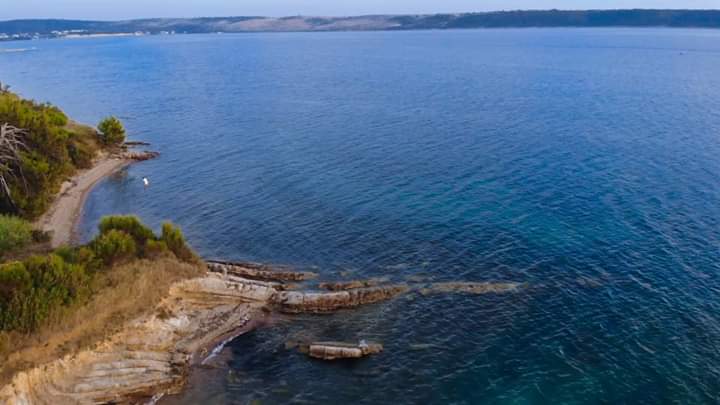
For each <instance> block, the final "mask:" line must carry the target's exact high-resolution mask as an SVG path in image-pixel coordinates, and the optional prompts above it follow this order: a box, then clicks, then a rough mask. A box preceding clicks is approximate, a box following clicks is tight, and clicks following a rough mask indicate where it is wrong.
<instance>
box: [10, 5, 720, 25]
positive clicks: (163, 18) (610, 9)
mask: <svg viewBox="0 0 720 405" xmlns="http://www.w3.org/2000/svg"><path fill="white" fill-rule="evenodd" d="M548 11H557V12H591V11H592V12H595V11H599V12H605V11H690V12H703V11H705V12H707V11H720V8H638V7H635V8H578V9H557V8H537V9H533V8H530V9H501V10H489V11H455V12H436V13H378V14H353V15H320V14H315V15H314V14H292V15H283V16H276V17H273V16H269V15H224V16H221V15H216V16H210V15H206V16H192V17H137V18H121V19H117V20H109V19H92V18H87V19H86V18H54V17H29V18H11V19H7V20H0V22H3V23H6V22H13V21H84V22H125V21H143V20H182V19H198V18H207V19H221V18H253V19H287V18H362V17H384V16H390V17H402V16H432V15H462V14H495V13H514V12H548Z"/></svg>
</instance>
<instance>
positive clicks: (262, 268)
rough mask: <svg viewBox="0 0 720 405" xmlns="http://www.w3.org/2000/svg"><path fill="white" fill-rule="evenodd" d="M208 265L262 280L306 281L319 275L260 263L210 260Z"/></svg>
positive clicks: (214, 268)
mask: <svg viewBox="0 0 720 405" xmlns="http://www.w3.org/2000/svg"><path fill="white" fill-rule="evenodd" d="M207 266H208V270H210V271H213V272H216V273H223V274H232V275H235V276H238V277H244V278H249V279H252V280H261V281H276V282H289V281H306V280H312V279H314V278H316V277H317V276H318V275H317V273H312V272H306V271H291V270H290V269H287V268H283V267H272V266H268V265H265V264H258V263H238V262H223V261H217V260H208V261H207Z"/></svg>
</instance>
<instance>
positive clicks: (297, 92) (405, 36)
mask: <svg viewBox="0 0 720 405" xmlns="http://www.w3.org/2000/svg"><path fill="white" fill-rule="evenodd" d="M18 47H34V48H35V49H34V50H31V51H27V52H16V53H0V80H1V81H3V82H7V83H10V84H11V85H13V88H14V89H15V90H16V91H19V92H20V93H22V94H23V95H25V96H29V97H34V98H37V99H42V100H48V101H51V102H53V103H55V104H57V105H59V106H61V107H62V108H63V109H64V110H66V111H67V112H68V113H69V115H71V116H72V117H74V118H76V119H77V120H80V121H84V122H90V123H95V122H97V121H98V120H99V119H100V118H101V117H103V116H105V115H108V114H117V115H118V116H120V117H121V118H122V119H123V120H124V121H125V123H126V125H127V127H128V128H129V132H130V134H131V137H132V138H133V139H139V140H146V141H150V142H152V143H153V147H154V148H155V149H157V150H159V151H160V152H161V153H162V157H161V158H160V159H158V160H155V161H150V162H146V163H142V164H138V165H135V166H132V167H131V168H130V169H128V170H126V171H125V172H123V173H122V174H119V175H116V176H114V177H112V178H110V179H108V180H106V181H104V182H103V183H102V184H101V185H100V186H99V187H97V189H96V190H95V191H94V192H93V193H92V195H91V196H90V198H89V201H88V204H87V207H86V211H85V214H84V218H83V223H82V225H81V229H80V231H81V233H82V235H83V236H84V238H88V237H90V236H91V235H92V233H93V232H94V228H95V226H96V224H97V222H98V220H99V218H100V217H101V216H102V215H106V214H111V213H138V214H139V215H140V216H142V218H143V219H144V220H145V221H147V222H149V223H151V224H152V225H153V226H155V227H157V226H159V224H160V223H161V221H162V220H165V219H171V220H173V221H175V222H177V223H178V224H180V225H181V226H182V227H183V229H184V231H185V233H186V234H187V236H188V238H189V240H190V241H191V243H192V245H193V246H194V247H195V248H196V249H197V250H198V251H199V252H200V253H201V254H202V255H203V256H205V257H220V258H225V259H242V260H254V261H261V262H271V263H283V264H290V265H294V266H298V267H313V266H314V267H316V269H317V271H318V272H320V273H321V274H322V275H323V276H324V277H325V278H338V277H340V275H341V274H342V275H343V276H345V277H346V278H359V277H382V276H386V277H390V278H391V279H393V280H404V279H406V278H407V277H409V276H418V275H420V276H424V277H427V278H428V279H430V280H436V281H451V280H463V281H467V280H471V281H514V282H522V283H527V287H526V288H524V289H523V290H522V291H521V292H518V293H510V294H501V295H492V294H491V295H480V296H463V295H439V296H432V297H423V296H419V295H414V294H412V295H408V296H406V297H404V298H401V299H399V300H395V301H392V302H389V303H386V304H380V305H375V306H371V307H366V308H363V309H361V310H359V311H355V312H347V313H340V314H336V315H332V316H323V317H317V316H306V317H301V318H299V319H296V320H294V321H283V320H279V321H278V323H277V324H276V325H275V326H274V327H271V328H265V329H261V330H257V331H255V332H252V333H250V334H248V335H245V336H242V337H240V338H238V339H237V340H236V341H234V342H233V343H232V344H230V345H229V346H228V347H227V348H226V349H225V351H224V352H223V354H222V355H221V356H220V357H219V358H218V361H217V363H218V365H219V367H220V368H219V369H215V370H212V371H206V373H207V375H205V376H204V377H203V378H202V379H200V382H198V381H195V383H194V384H193V385H192V386H191V387H190V388H189V390H188V391H187V392H186V394H184V395H183V396H181V397H179V398H177V397H176V398H168V399H167V403H185V404H189V403H208V404H210V403H212V404H215V403H247V402H250V401H252V400H259V401H261V402H262V403H286V402H291V401H294V402H298V403H299V402H305V403H348V404H349V403H367V404H375V403H501V404H505V403H508V404H545V403H546V404H560V403H567V404H573V403H608V404H616V403H647V404H657V403H672V402H675V403H717V402H718V401H720V31H708V30H671V29H527V30H467V31H421V32H371V33H293V34H246V35H194V36H176V37H143V38H102V39H86V40H52V41H37V42H28V43H4V44H0V49H8V48H18ZM143 176H148V177H149V178H150V181H151V186H150V187H149V188H148V189H144V188H143V186H142V183H141V180H140V179H141V178H142V177H143ZM293 338H314V339H351V340H355V339H358V338H366V339H371V340H378V341H381V342H383V343H384V344H385V348H386V351H385V352H384V353H382V354H381V355H378V356H375V357H372V358H368V359H365V360H362V361H358V362H349V363H332V364H328V363H323V362H317V361H310V360H308V359H307V358H305V357H304V356H303V355H300V354H297V353H295V352H292V351H286V350H285V349H284V347H283V345H284V342H285V341H286V340H288V339H293ZM417 345H431V346H430V347H429V348H428V347H427V346H420V347H418V346H417Z"/></svg>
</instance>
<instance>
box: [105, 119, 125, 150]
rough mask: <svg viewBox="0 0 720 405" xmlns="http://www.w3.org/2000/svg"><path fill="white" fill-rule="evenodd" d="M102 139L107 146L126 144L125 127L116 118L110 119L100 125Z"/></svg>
mask: <svg viewBox="0 0 720 405" xmlns="http://www.w3.org/2000/svg"><path fill="white" fill-rule="evenodd" d="M98 130H99V131H100V133H101V135H100V139H101V140H102V141H103V143H104V144H105V145H119V144H121V143H123V142H125V127H123V124H122V122H120V120H119V119H117V118H115V117H108V118H105V119H104V120H102V121H100V124H98Z"/></svg>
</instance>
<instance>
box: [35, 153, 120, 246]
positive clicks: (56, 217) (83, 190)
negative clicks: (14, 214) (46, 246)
mask: <svg viewBox="0 0 720 405" xmlns="http://www.w3.org/2000/svg"><path fill="white" fill-rule="evenodd" d="M130 163H132V160H130V159H124V158H119V157H104V158H101V159H99V160H98V161H97V162H96V163H95V165H94V166H93V167H92V168H90V169H87V170H83V171H81V172H78V173H77V174H76V175H75V176H73V177H72V178H71V179H70V180H68V181H66V182H65V183H63V185H62V187H61V188H60V194H59V195H58V196H57V198H56V199H55V201H54V202H53V204H52V205H51V206H50V209H49V210H47V212H45V214H43V216H42V217H40V219H38V220H37V221H36V222H35V227H36V228H38V229H42V230H44V231H49V232H52V240H51V245H52V247H53V248H55V247H58V246H60V245H64V244H68V243H71V242H73V237H74V236H75V235H74V230H75V225H76V224H77V221H78V220H79V219H80V213H82V208H83V206H84V205H85V199H86V198H87V195H88V193H89V192H90V191H91V190H92V188H93V187H94V186H95V185H96V184H97V183H98V182H99V181H100V180H102V179H103V178H105V177H107V176H109V175H111V174H112V173H115V172H116V171H118V170H120V169H121V168H123V167H125V166H127V165H129V164H130Z"/></svg>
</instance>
